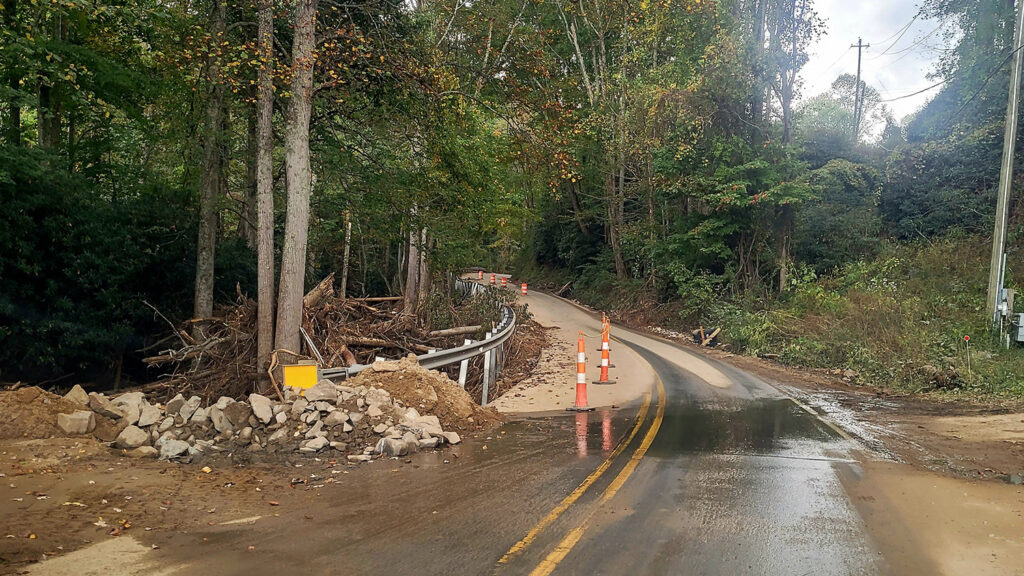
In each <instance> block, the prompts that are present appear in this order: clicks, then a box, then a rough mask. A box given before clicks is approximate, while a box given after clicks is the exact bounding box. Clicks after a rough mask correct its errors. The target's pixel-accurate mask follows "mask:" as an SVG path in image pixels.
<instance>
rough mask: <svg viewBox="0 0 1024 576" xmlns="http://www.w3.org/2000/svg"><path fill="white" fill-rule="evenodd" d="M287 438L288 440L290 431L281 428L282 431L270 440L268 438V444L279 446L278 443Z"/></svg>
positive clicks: (273, 435)
mask: <svg viewBox="0 0 1024 576" xmlns="http://www.w3.org/2000/svg"><path fill="white" fill-rule="evenodd" d="M286 438H288V431H287V430H285V429H284V428H281V429H280V430H278V431H276V432H274V433H273V434H271V435H270V438H267V444H277V443H278V442H280V441H282V440H284V439H286Z"/></svg>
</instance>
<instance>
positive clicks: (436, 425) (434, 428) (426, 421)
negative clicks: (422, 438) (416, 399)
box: [412, 414, 444, 436]
mask: <svg viewBox="0 0 1024 576" xmlns="http://www.w3.org/2000/svg"><path fill="white" fill-rule="evenodd" d="M412 427H413V428H419V429H420V430H423V431H424V432H426V433H427V434H430V435H431V436H440V435H442V434H444V430H442V429H441V421H440V420H438V418H437V416H434V415H433V414H428V415H427V416H420V417H419V418H417V419H416V420H414V421H413V423H412Z"/></svg>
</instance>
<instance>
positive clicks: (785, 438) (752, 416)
mask: <svg viewBox="0 0 1024 576" xmlns="http://www.w3.org/2000/svg"><path fill="white" fill-rule="evenodd" d="M841 441H842V440H841V438H840V437H839V436H838V435H837V434H836V433H835V432H834V431H832V430H831V429H830V428H828V427H827V426H826V425H824V424H823V423H822V422H821V421H819V420H818V419H817V418H815V417H813V416H811V415H810V414H808V413H807V412H805V411H803V410H802V409H801V408H800V407H798V406H797V405H795V404H794V403H793V402H792V401H790V400H788V399H781V400H755V401H746V402H741V403H737V404H735V405H725V406H722V405H714V406H708V405H701V404H693V403H687V404H676V405H670V406H668V407H667V408H666V410H665V420H664V422H662V424H661V430H660V431H659V432H658V436H657V438H655V440H654V444H653V445H652V446H651V449H650V451H649V452H648V454H650V455H652V456H660V457H670V456H674V455H679V454H694V453H715V454H782V453H786V455H788V456H794V457H816V456H823V454H822V453H821V449H822V447H823V445H825V446H827V445H829V444H832V443H834V442H835V443H838V442H841Z"/></svg>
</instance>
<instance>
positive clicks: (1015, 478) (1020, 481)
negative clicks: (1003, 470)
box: [1009, 474, 1024, 486]
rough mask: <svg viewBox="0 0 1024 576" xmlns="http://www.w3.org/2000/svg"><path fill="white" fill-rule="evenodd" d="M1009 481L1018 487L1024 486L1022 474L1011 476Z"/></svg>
mask: <svg viewBox="0 0 1024 576" xmlns="http://www.w3.org/2000/svg"><path fill="white" fill-rule="evenodd" d="M1009 480H1010V484H1014V485H1016V486H1020V485H1021V484H1024V477H1022V476H1021V475H1020V474H1010V478H1009Z"/></svg>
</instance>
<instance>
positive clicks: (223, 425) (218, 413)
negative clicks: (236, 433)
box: [206, 402, 233, 432]
mask: <svg viewBox="0 0 1024 576" xmlns="http://www.w3.org/2000/svg"><path fill="white" fill-rule="evenodd" d="M218 404H219V402H218ZM206 415H207V416H209V417H210V422H212V423H213V429H214V430H216V431H217V432H226V431H230V430H233V428H232V427H231V421H230V420H228V417H227V416H226V415H225V414H224V408H218V407H217V404H214V405H213V406H210V408H209V409H208V410H207V411H206Z"/></svg>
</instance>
